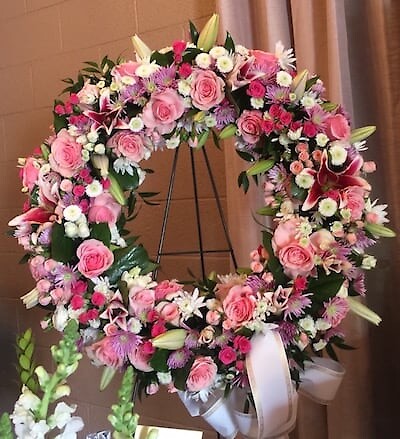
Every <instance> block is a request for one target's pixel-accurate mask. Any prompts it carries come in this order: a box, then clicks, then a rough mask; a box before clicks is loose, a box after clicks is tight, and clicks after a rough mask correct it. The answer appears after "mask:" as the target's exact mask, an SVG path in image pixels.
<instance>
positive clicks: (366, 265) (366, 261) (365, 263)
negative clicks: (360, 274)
mask: <svg viewBox="0 0 400 439" xmlns="http://www.w3.org/2000/svg"><path fill="white" fill-rule="evenodd" d="M375 266H376V258H375V257H374V256H372V255H364V258H363V260H362V262H361V268H363V269H364V270H371V268H375Z"/></svg>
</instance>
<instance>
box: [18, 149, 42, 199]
mask: <svg viewBox="0 0 400 439" xmlns="http://www.w3.org/2000/svg"><path fill="white" fill-rule="evenodd" d="M39 169H40V164H39V162H38V161H37V160H36V159H35V158H34V157H28V158H27V159H26V162H25V165H24V167H23V168H22V170H21V178H22V184H23V185H24V187H27V188H28V190H29V192H30V191H31V190H32V189H33V187H34V186H35V184H37V180H38V176H39Z"/></svg>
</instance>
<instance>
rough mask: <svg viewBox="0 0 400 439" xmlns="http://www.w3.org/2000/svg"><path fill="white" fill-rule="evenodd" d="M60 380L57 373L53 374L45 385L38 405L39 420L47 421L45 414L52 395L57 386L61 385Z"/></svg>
mask: <svg viewBox="0 0 400 439" xmlns="http://www.w3.org/2000/svg"><path fill="white" fill-rule="evenodd" d="M62 380H63V378H60V377H59V376H58V374H57V372H55V373H54V375H53V376H52V378H51V379H50V382H49V383H48V384H47V385H46V390H45V391H44V395H43V398H42V401H41V403H40V409H39V414H38V416H39V419H43V420H46V419H47V412H48V410H49V405H50V398H51V395H52V394H53V392H54V390H55V388H56V387H57V385H58V384H59V383H61V381H62Z"/></svg>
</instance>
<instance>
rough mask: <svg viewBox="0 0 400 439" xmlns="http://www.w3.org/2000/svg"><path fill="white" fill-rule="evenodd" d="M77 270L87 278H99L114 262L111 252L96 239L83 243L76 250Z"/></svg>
mask: <svg viewBox="0 0 400 439" xmlns="http://www.w3.org/2000/svg"><path fill="white" fill-rule="evenodd" d="M76 255H77V256H78V258H79V263H78V270H79V271H80V272H81V273H82V274H83V275H84V276H85V277H87V278H89V279H91V278H93V277H97V276H100V274H102V273H104V272H105V271H106V270H107V269H109V268H110V267H111V265H112V264H113V262H114V255H113V253H112V251H111V250H110V249H109V248H108V247H106V246H105V245H104V244H103V243H102V242H101V241H98V240H97V239H88V240H86V241H83V242H82V244H81V245H80V246H79V247H78V248H77V250H76Z"/></svg>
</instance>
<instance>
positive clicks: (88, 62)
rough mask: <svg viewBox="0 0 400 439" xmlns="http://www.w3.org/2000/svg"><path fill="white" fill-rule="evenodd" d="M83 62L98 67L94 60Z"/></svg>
mask: <svg viewBox="0 0 400 439" xmlns="http://www.w3.org/2000/svg"><path fill="white" fill-rule="evenodd" d="M84 64H87V65H88V66H92V67H96V68H97V69H98V68H99V65H98V64H97V62H94V61H85V62H84Z"/></svg>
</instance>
